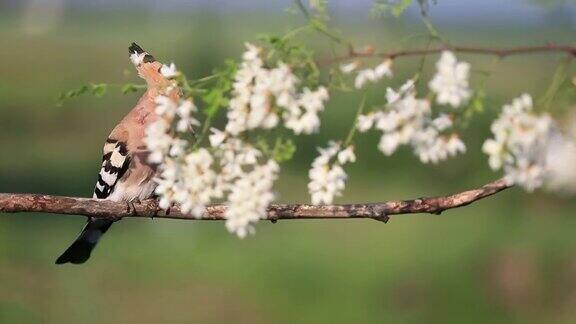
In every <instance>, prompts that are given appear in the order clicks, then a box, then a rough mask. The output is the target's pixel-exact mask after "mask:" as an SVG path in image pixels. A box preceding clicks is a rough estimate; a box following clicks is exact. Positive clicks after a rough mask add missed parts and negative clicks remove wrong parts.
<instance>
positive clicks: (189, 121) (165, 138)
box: [144, 95, 200, 163]
mask: <svg viewBox="0 0 576 324" xmlns="http://www.w3.org/2000/svg"><path fill="white" fill-rule="evenodd" d="M156 104H157V106H156V114H158V115H159V116H160V118H159V119H158V120H157V121H155V122H153V123H151V124H150V125H149V126H148V128H147V129H146V136H145V138H144V142H145V143H146V146H147V147H148V149H149V151H150V155H149V157H148V160H149V161H150V162H152V163H162V162H163V161H164V159H165V158H166V157H167V156H172V157H179V156H181V155H182V154H183V153H184V149H185V148H186V144H187V141H186V140H184V139H181V138H179V137H178V136H172V134H171V131H172V122H173V121H174V120H176V131H177V132H180V133H186V132H188V131H190V130H192V126H197V125H199V124H200V123H199V122H198V120H196V119H195V118H194V117H193V116H192V113H193V112H196V110H197V108H196V106H195V105H194V103H193V102H192V101H191V100H189V99H186V100H180V101H179V102H175V101H174V100H173V99H172V98H170V97H169V96H164V95H160V96H158V97H156Z"/></svg>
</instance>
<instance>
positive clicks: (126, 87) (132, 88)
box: [120, 83, 139, 94]
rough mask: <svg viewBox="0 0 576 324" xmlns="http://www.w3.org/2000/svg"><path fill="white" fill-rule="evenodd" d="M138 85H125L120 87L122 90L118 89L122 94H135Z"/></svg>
mask: <svg viewBox="0 0 576 324" xmlns="http://www.w3.org/2000/svg"><path fill="white" fill-rule="evenodd" d="M138 88H139V87H138V85H136V84H133V83H126V84H124V85H123V86H122V88H121V89H120V90H121V91H122V94H128V93H132V92H136V91H138Z"/></svg>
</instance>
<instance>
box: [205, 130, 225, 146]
mask: <svg viewBox="0 0 576 324" xmlns="http://www.w3.org/2000/svg"><path fill="white" fill-rule="evenodd" d="M210 132H212V134H210V135H209V136H208V140H209V141H210V146H212V147H218V146H219V145H220V144H222V142H224V140H225V139H226V136H227V134H226V132H223V131H221V130H219V129H217V128H214V127H212V128H210Z"/></svg>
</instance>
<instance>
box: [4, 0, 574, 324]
mask: <svg viewBox="0 0 576 324" xmlns="http://www.w3.org/2000/svg"><path fill="white" fill-rule="evenodd" d="M438 2H439V4H438V5H437V6H433V7H432V10H431V15H432V20H433V21H434V22H435V24H436V26H437V27H438V28H439V30H440V31H441V32H442V35H443V36H444V37H445V38H447V39H449V40H450V41H452V42H453V43H457V44H468V45H474V44H477V45H479V44H481V45H485V46H506V45H521V44H526V45H528V44H541V43H544V42H548V41H549V42H558V43H574V41H575V39H574V35H576V15H575V12H576V11H575V6H574V4H573V2H571V1H496V0H491V1H480V0H477V1H456V0H439V1H438ZM465 3H466V5H465ZM289 5H290V3H289V2H287V1H279V2H277V3H276V2H274V3H272V2H267V1H248V2H245V3H242V4H238V3H236V2H234V1H193V2H191V3H188V2H185V1H176V0H172V1H168V2H167V3H166V4H165V5H157V4H156V5H155V4H154V3H153V2H152V1H144V2H142V3H139V2H137V1H130V2H127V3H123V4H116V3H114V2H112V1H98V2H93V3H90V4H88V3H84V2H82V1H36V0H33V1H22V2H19V1H4V2H2V1H0V192H33V193H46V194H57V195H73V196H84V197H88V196H91V194H92V189H93V185H94V182H95V180H96V174H97V172H98V169H99V161H100V154H101V147H102V143H103V141H104V139H105V138H106V136H107V135H108V133H109V132H110V130H111V129H112V128H113V126H114V125H115V123H116V122H117V121H118V120H119V119H120V118H121V117H122V116H123V115H124V114H125V113H126V112H127V111H129V110H130V109H131V107H132V106H133V105H134V103H135V102H136V100H137V98H138V96H139V95H140V93H136V94H130V95H122V94H121V93H120V91H119V90H118V89H117V88H112V89H110V90H109V93H108V94H107V95H106V96H105V97H104V98H101V99H97V98H94V97H90V96H86V97H82V98H79V99H75V100H71V101H67V102H65V103H64V105H63V106H61V107H57V106H56V98H57V96H58V94H59V93H60V92H62V91H66V90H69V89H72V88H77V87H78V86H80V85H82V84H86V83H90V82H95V83H99V82H105V83H111V84H122V83H125V82H139V81H138V79H137V77H136V76H135V73H134V71H133V68H132V66H131V65H130V64H129V61H128V59H127V50H126V48H127V46H128V44H129V43H130V42H132V41H136V42H138V43H139V44H141V45H142V46H143V47H144V48H146V49H147V50H148V51H150V52H151V53H153V54H154V55H155V56H156V57H157V58H159V59H160V60H165V61H171V60H174V62H176V63H177V65H178V67H179V68H181V69H182V70H184V71H185V72H186V73H187V74H188V75H189V76H192V77H201V76H203V75H206V74H207V73H209V72H210V71H211V70H212V69H213V68H214V67H217V66H219V65H220V64H222V62H223V60H224V59H226V58H238V57H239V56H240V53H241V51H242V48H243V45H242V44H243V42H244V41H247V40H254V38H255V35H256V34H258V33H261V32H284V31H286V30H288V28H289V27H291V26H292V27H294V26H297V25H298V24H301V23H302V22H303V21H302V19H301V17H299V16H298V15H291V14H289V13H286V12H285V11H284V10H283V9H284V8H286V7H288V6H289ZM369 6H370V2H369V1H358V2H356V1H344V0H340V1H335V3H334V5H333V6H331V7H330V8H331V10H332V13H333V14H334V18H333V20H332V23H333V24H335V25H337V26H338V28H339V29H341V30H342V31H344V34H345V35H346V36H347V37H349V38H351V39H353V40H354V43H355V44H357V45H358V46H361V45H364V44H373V45H374V46H376V47H377V48H378V49H394V48H401V47H418V46H420V47H421V46H422V44H423V41H422V39H409V38H407V37H409V36H411V35H415V34H421V33H423V32H425V29H424V28H423V26H422V24H421V23H420V21H419V20H418V18H417V14H418V11H417V8H411V9H410V10H409V11H408V12H407V14H406V15H405V16H404V17H403V18H402V19H398V20H396V19H391V18H387V19H369V18H368V11H369ZM306 40H307V41H309V42H311V43H313V44H315V46H317V47H318V49H319V50H320V51H321V52H323V53H329V50H328V47H327V45H328V43H327V42H326V40H324V39H322V38H318V37H314V36H311V37H310V38H307V39H306ZM459 57H460V58H461V59H465V60H468V61H470V62H472V63H473V67H474V68H475V69H476V70H477V71H479V70H483V69H486V68H487V67H488V66H490V64H491V61H492V59H491V58H486V57H484V58H482V57H480V58H479V57H472V56H466V55H460V56H459ZM561 58H562V56H560V55H530V56H522V57H512V58H507V59H505V60H503V61H502V62H500V63H499V64H498V65H497V66H496V68H495V69H494V72H493V74H492V76H491V78H490V80H489V82H488V86H487V93H488V98H487V99H486V108H487V109H486V112H485V113H484V114H483V115H482V116H481V117H480V118H478V119H476V120H475V122H474V123H472V124H471V126H470V128H469V129H468V130H467V132H466V133H465V135H464V139H465V141H466V142H467V144H468V153H467V154H466V155H464V156H463V157H462V158H459V159H455V160H449V161H447V162H445V163H442V164H440V165H422V164H420V163H419V162H418V161H417V159H416V158H415V157H414V156H413V155H412V153H411V152H409V151H408V150H401V151H400V152H399V153H398V154H396V155H395V156H393V157H389V158H386V157H384V156H383V155H382V154H380V153H379V152H378V151H377V149H376V144H377V141H378V138H377V135H376V134H369V135H363V136H360V137H357V141H356V146H357V154H358V161H357V163H355V164H353V165H351V166H350V167H349V168H348V169H347V170H348V171H349V175H350V180H349V182H348V186H347V189H346V192H345V195H344V197H341V198H340V199H339V200H338V202H342V203H344V202H375V201H383V200H387V199H401V198H414V197H419V196H426V195H437V194H444V193H450V192H454V191H459V190H463V189H468V188H470V187H474V186H477V185H480V184H483V183H485V182H488V181H490V180H492V179H495V178H497V177H498V176H499V175H498V174H494V173H492V172H490V170H489V169H488V167H487V163H486V159H485V157H484V156H483V155H482V153H481V152H480V147H481V143H482V142H483V140H484V139H485V138H486V137H488V136H489V128H488V126H489V124H490V121H491V120H492V119H493V118H494V117H495V116H496V115H497V114H498V111H499V109H500V107H501V105H502V104H503V103H505V102H506V101H509V100H510V99H511V98H513V97H515V96H517V95H519V94H520V93H522V92H524V91H528V92H530V93H532V94H533V95H534V97H535V98H536V99H538V98H541V97H542V96H543V94H544V92H545V90H546V87H547V86H548V84H549V83H550V81H551V79H552V75H553V72H554V70H555V68H556V65H557V64H558V62H559V60H560V59H561ZM434 61H435V57H431V58H430V59H428V61H427V64H426V68H425V71H426V73H427V74H430V72H431V71H433V68H434V65H433V64H434ZM418 62H419V61H418V59H405V60H402V61H401V62H398V64H397V69H396V78H395V79H394V80H392V81H390V82H389V84H390V85H394V86H395V85H398V84H399V83H400V82H402V80H404V79H405V78H406V77H407V76H409V75H411V73H413V72H414V69H415V68H416V65H417V64H418ZM570 73H571V74H570V75H571V76H573V75H574V69H573V68H572V69H571V70H570ZM479 77H480V73H477V72H475V73H474V74H473V82H477V81H478V80H479ZM383 89H384V87H383V85H380V87H374V89H373V91H372V92H371V95H370V98H369V101H371V102H372V103H381V102H382V100H383V96H384V90H383ZM574 99H576V96H575V94H574V89H565V91H563V92H562V93H561V94H560V95H559V97H558V99H557V100H555V102H554V105H553V108H554V109H555V108H558V109H561V108H565V107H569V106H570V105H572V104H573V103H574V102H575V100H574ZM357 102H358V97H357V96H354V95H334V96H333V98H332V100H331V101H330V103H329V105H328V108H327V111H326V113H325V115H324V122H323V127H322V130H321V132H320V133H319V134H318V135H315V136H311V137H308V138H304V139H300V140H299V142H298V144H299V146H298V151H297V153H296V157H295V159H294V160H293V161H291V162H290V163H288V164H287V165H284V166H283V169H284V173H283V175H282V177H281V179H280V180H279V181H278V187H277V189H278V192H279V194H280V201H282V202H308V201H309V197H308V196H307V189H306V183H307V169H308V167H309V165H310V163H311V161H312V159H313V157H314V156H315V147H316V146H323V145H325V143H326V142H327V140H328V139H333V138H342V137H343V136H344V135H343V134H345V133H346V132H347V129H348V127H349V124H350V121H351V119H352V118H353V116H354V113H355V109H356V105H357ZM575 208H576V202H575V199H573V198H570V197H558V196H554V195H551V194H547V193H543V192H538V193H535V194H530V195H529V194H526V193H524V192H522V191H521V190H520V189H511V190H509V191H506V192H503V193H501V194H499V195H497V196H494V197H492V198H489V199H486V200H483V201H481V202H478V203H477V204H475V205H472V206H470V207H467V208H462V209H458V210H452V211H448V212H446V213H445V214H443V215H442V216H431V215H411V216H397V217H393V218H392V220H391V221H390V222H389V223H388V224H383V223H379V222H375V221H371V220H350V221H280V222H278V223H277V224H267V223H266V224H264V223H262V224H259V225H258V228H257V234H256V235H255V236H254V237H249V238H247V239H244V240H239V239H237V238H236V237H234V236H232V235H230V234H228V233H227V232H226V230H225V228H224V226H223V224H222V223H211V222H189V221H174V220H149V219H126V220H123V221H121V222H120V223H118V224H116V225H115V226H114V228H113V229H112V230H111V231H110V232H109V234H107V235H106V237H105V239H104V240H102V242H101V244H100V245H99V247H98V248H97V249H96V251H95V253H94V254H93V256H92V258H91V260H90V261H89V262H88V263H87V264H85V265H83V266H70V265H66V266H56V265H54V260H55V258H56V257H57V256H58V255H59V254H60V253H61V252H62V251H63V249H65V248H66V247H67V246H68V244H69V243H70V242H71V241H72V240H73V238H74V237H75V235H76V234H77V232H78V231H79V230H80V228H81V227H82V226H83V223H84V219H83V218H82V217H75V216H61V215H49V214H2V215H0V323H39V322H42V323H68V322H76V323H128V322H141V323H157V322H161V321H165V322H168V323H192V322H206V323H212V322H213V323H228V322H238V323H289V322H290V323H292V322H302V323H332V322H340V323H363V322H367V323H370V322H425V323H430V322H434V323H463V322H465V323H476V322H477V323H487V322H522V323H526V322H558V323H570V322H572V323H573V322H575V321H576V235H574V230H575V228H576V218H575V217H574V210H575Z"/></svg>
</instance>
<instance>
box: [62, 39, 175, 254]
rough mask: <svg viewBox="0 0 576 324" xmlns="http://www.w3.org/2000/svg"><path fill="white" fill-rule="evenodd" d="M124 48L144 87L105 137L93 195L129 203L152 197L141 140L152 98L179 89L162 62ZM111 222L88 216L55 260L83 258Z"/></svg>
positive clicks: (151, 114)
mask: <svg viewBox="0 0 576 324" xmlns="http://www.w3.org/2000/svg"><path fill="white" fill-rule="evenodd" d="M128 51H129V53H130V59H131V60H132V63H134V65H135V66H136V69H137V70H138V75H139V76H140V77H141V78H143V79H144V80H145V81H146V84H147V90H146V92H145V93H144V95H142V97H141V98H140V100H139V101H138V103H137V104H136V106H135V107H134V108H133V109H132V110H131V111H130V112H129V113H128V114H127V115H126V116H125V117H124V118H123V119H122V120H121V121H120V123H119V124H118V125H117V126H116V127H115V128H114V129H113V130H112V132H111V133H110V136H108V138H107V139H106V142H105V144H104V149H103V157H102V167H101V169H100V173H99V174H98V181H97V182H96V187H95V188H94V195H93V198H97V199H108V200H112V201H116V202H126V203H127V204H128V206H130V204H132V203H133V202H136V201H140V200H144V199H146V198H150V197H152V196H153V195H154V189H155V187H156V184H155V182H154V180H153V178H154V176H155V173H156V167H155V165H153V164H150V163H148V162H147V157H148V152H147V150H146V145H145V143H144V137H145V131H146V127H147V126H148V125H150V124H151V123H153V122H155V121H157V120H158V118H161V117H160V116H158V114H156V112H155V109H156V102H155V99H156V98H157V97H158V96H159V95H167V96H169V97H171V98H172V99H174V100H177V99H178V97H179V90H178V89H177V87H176V85H175V82H174V81H171V80H169V79H167V78H165V77H163V76H162V74H161V72H160V69H161V68H162V64H161V63H160V62H158V61H156V60H155V59H154V57H153V56H152V55H150V54H148V53H147V52H146V51H144V50H143V49H142V48H141V47H140V46H138V45H137V44H135V43H132V45H131V46H130V47H129V48H128ZM113 222H114V221H113V220H109V219H101V218H93V217H90V218H88V223H87V224H86V226H84V229H83V230H82V232H81V233H80V235H79V236H78V238H77V239H76V240H75V241H74V243H72V245H70V247H68V249H66V251H64V253H62V255H61V256H60V257H59V258H58V259H57V260H56V263H57V264H63V263H67V262H70V263H74V264H80V263H84V262H86V260H88V258H90V254H91V253H92V250H93V249H94V247H95V246H96V244H97V243H98V241H99V240H100V238H101V237H102V235H103V234H104V233H106V231H108V229H109V228H110V226H111V225H112V223H113Z"/></svg>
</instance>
